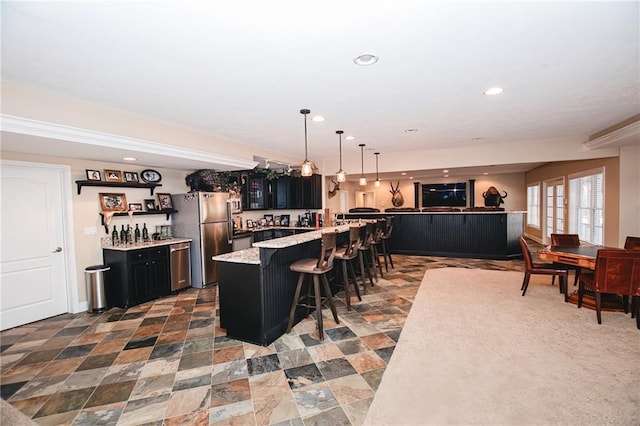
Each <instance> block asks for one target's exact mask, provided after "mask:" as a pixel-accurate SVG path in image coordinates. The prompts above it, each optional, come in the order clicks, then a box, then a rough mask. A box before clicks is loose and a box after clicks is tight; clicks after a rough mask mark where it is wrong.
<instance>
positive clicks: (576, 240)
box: [551, 234, 582, 287]
mask: <svg viewBox="0 0 640 426" xmlns="http://www.w3.org/2000/svg"><path fill="white" fill-rule="evenodd" d="M551 245H552V246H563V247H578V246H580V236H579V235H578V234H551ZM564 267H566V268H567V269H570V270H572V271H574V278H573V285H574V287H575V286H576V285H578V280H579V279H580V271H581V270H582V268H581V267H579V266H575V265H564ZM555 280H556V277H555V276H553V278H551V285H553V283H554V282H555Z"/></svg>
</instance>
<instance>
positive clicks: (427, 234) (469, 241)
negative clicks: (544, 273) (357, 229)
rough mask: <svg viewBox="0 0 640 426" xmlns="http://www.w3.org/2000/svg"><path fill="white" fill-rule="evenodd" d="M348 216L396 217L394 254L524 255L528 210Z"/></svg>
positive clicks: (358, 215) (353, 215)
mask: <svg viewBox="0 0 640 426" xmlns="http://www.w3.org/2000/svg"><path fill="white" fill-rule="evenodd" d="M344 216H345V219H347V220H353V219H359V218H362V219H377V218H384V217H386V216H393V232H392V233H391V238H390V239H389V248H390V250H391V252H392V253H397V254H415V255H427V256H444V257H465V258H476V259H498V260H500V259H501V260H507V259H513V258H520V257H522V252H521V251H520V246H519V245H518V237H519V236H520V235H523V234H524V220H525V218H524V216H525V212H521V211H514V212H504V211H496V212H490V211H483V212H477V211H468V212H385V213H346V214H345V215H344Z"/></svg>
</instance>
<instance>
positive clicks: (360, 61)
mask: <svg viewBox="0 0 640 426" xmlns="http://www.w3.org/2000/svg"><path fill="white" fill-rule="evenodd" d="M353 62H354V63H355V64H356V65H361V66H363V67H364V66H367V65H373V64H375V63H376V62H378V57H377V56H376V55H372V54H370V53H363V54H362V55H360V56H357V57H356V58H354V59H353Z"/></svg>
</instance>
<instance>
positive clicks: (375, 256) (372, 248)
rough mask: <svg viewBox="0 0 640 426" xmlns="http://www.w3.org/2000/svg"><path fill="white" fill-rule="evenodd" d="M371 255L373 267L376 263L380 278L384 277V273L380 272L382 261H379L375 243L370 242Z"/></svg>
mask: <svg viewBox="0 0 640 426" xmlns="http://www.w3.org/2000/svg"><path fill="white" fill-rule="evenodd" d="M371 256H373V258H374V264H373V269H374V270H375V268H376V265H377V266H378V269H379V270H380V278H384V274H383V273H382V263H380V253H378V247H377V245H376V244H371Z"/></svg>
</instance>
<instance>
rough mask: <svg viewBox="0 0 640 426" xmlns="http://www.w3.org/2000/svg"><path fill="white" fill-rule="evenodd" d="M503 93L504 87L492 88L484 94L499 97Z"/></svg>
mask: <svg viewBox="0 0 640 426" xmlns="http://www.w3.org/2000/svg"><path fill="white" fill-rule="evenodd" d="M502 92H504V89H503V88H502V87H490V88H488V89H487V90H485V91H484V92H483V93H484V94H485V95H488V96H492V95H499V94H500V93H502Z"/></svg>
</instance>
